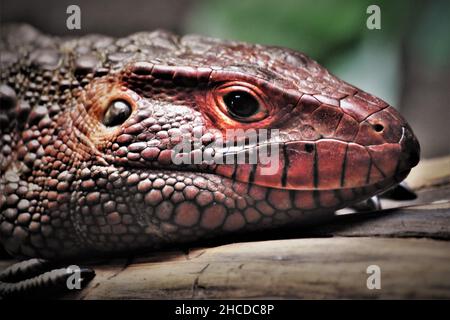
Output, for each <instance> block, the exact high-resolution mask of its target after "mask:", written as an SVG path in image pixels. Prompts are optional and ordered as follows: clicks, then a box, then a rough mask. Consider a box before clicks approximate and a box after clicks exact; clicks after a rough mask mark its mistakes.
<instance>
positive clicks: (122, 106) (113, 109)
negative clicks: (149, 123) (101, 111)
mask: <svg viewBox="0 0 450 320" xmlns="http://www.w3.org/2000/svg"><path fill="white" fill-rule="evenodd" d="M130 115H131V106H130V104H129V103H128V102H126V101H125V100H114V101H112V102H111V103H110V104H109V106H108V109H107V110H106V112H105V115H104V116H103V124H104V125H105V126H107V127H114V126H118V125H120V124H122V123H124V122H125V120H127V119H128V117H129V116H130Z"/></svg>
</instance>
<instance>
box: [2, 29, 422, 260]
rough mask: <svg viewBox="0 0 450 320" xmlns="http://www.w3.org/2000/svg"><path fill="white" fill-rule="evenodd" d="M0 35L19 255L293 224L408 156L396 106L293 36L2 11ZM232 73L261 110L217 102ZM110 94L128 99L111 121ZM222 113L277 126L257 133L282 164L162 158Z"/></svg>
mask: <svg viewBox="0 0 450 320" xmlns="http://www.w3.org/2000/svg"><path fill="white" fill-rule="evenodd" d="M0 49H1V53H2V54H1V61H0V62H1V69H2V73H1V88H0V89H1V109H0V126H1V139H0V150H1V153H0V163H1V177H0V191H1V192H0V206H1V211H0V239H1V242H2V244H3V245H4V247H5V248H6V250H7V251H8V252H10V253H11V254H13V255H15V256H27V257H43V258H50V259H52V258H54V259H56V258H67V257H74V256H80V255H92V254H95V255H98V254H102V253H112V252H113V253H114V252H119V251H130V250H135V249H143V248H156V247H159V246H161V245H164V244H169V243H179V242H185V241H192V240H198V239H202V238H206V237H212V236H219V235H221V234H226V233H231V232H247V231H249V230H255V229H258V230H259V229H264V228H273V227H276V226H282V225H295V224H301V223H303V222H304V221H307V220H309V219H312V218H314V217H317V216H320V215H322V214H327V213H330V212H333V211H335V210H336V209H339V208H342V207H344V206H348V205H351V204H354V203H356V202H359V201H361V200H364V199H367V198H368V197H371V196H373V195H374V194H376V193H379V192H382V191H384V190H386V189H388V188H389V187H391V186H393V185H395V184H396V183H398V182H399V181H401V180H402V179H404V178H405V177H406V175H407V174H408V172H409V170H410V168H411V167H413V166H415V165H416V164H417V162H418V158H419V145H418V142H417V140H416V138H415V137H414V135H413V133H412V131H411V129H410V128H409V126H408V125H407V123H406V122H405V121H404V120H403V118H402V117H401V116H400V115H399V113H398V112H397V111H396V110H395V109H393V108H392V107H390V106H389V105H387V103H385V102H384V101H382V100H380V99H378V98H376V97H374V96H372V95H370V94H368V93H366V92H364V91H362V90H360V89H357V88H355V87H353V86H351V85H349V84H347V83H345V82H343V81H341V80H340V79H338V78H336V77H335V76H333V75H331V74H330V73H329V72H328V71H327V70H326V69H324V68H323V67H321V66H320V65H319V64H318V63H316V62H315V61H313V60H311V59H310V58H308V57H307V56H305V55H304V54H302V53H299V52H295V51H292V50H289V49H284V48H278V47H268V46H261V45H252V44H246V43H239V42H230V41H223V40H218V39H211V38H204V37H200V36H184V37H178V36H176V35H174V34H171V33H168V32H164V31H155V32H148V33H147V32H145V33H138V34H134V35H131V36H129V37H126V38H122V39H112V38H108V37H104V36H85V37H82V38H78V39H61V38H56V37H50V36H46V35H42V34H40V33H39V32H38V31H36V30H34V29H33V28H31V27H29V26H26V25H21V26H7V27H3V28H2V34H1V42H0ZM228 84H238V85H244V86H247V87H250V88H252V90H254V91H256V92H258V93H259V96H260V97H261V100H262V101H263V104H264V105H265V106H266V107H267V110H268V111H267V112H268V114H267V117H265V118H264V119H261V120H259V121H255V122H251V123H248V122H240V121H237V120H235V119H233V118H232V117H230V116H229V114H227V113H226V112H224V111H223V110H222V109H220V108H219V106H218V105H217V103H216V98H217V95H218V94H219V93H220V90H221V89H220V88H223V86H224V85H225V86H226V85H228ZM117 98H120V99H123V100H126V101H128V102H129V103H130V104H131V105H132V109H133V112H132V114H131V116H130V117H129V118H128V119H127V120H126V121H125V122H124V123H123V124H121V125H119V126H116V127H112V128H111V127H106V126H104V125H103V124H102V117H103V115H104V113H105V110H106V108H107V107H108V105H109V102H110V101H112V100H114V99H117ZM380 124H381V125H382V126H383V129H382V130H380V129H379V128H378V129H376V126H377V125H380ZM229 128H241V129H248V128H268V129H278V130H279V131H280V136H279V138H278V140H277V141H274V140H273V139H272V138H271V137H269V138H268V141H267V143H269V144H270V143H277V144H278V145H279V147H280V149H279V150H280V152H279V155H278V156H279V161H280V164H281V165H280V168H279V170H278V171H277V172H276V173H275V174H273V175H270V176H267V175H263V174H262V173H261V167H262V165H260V164H256V165H239V166H237V165H223V164H214V163H213V164H206V163H204V164H201V165H175V164H173V163H172V162H171V152H172V149H173V147H174V146H175V145H176V144H177V143H178V142H179V141H180V135H183V134H184V135H187V136H188V137H191V138H192V139H193V140H195V141H197V142H198V143H199V144H200V145H203V146H206V145H207V144H208V143H209V142H211V141H212V140H214V139H215V138H216V134H217V132H223V131H225V130H226V129H229ZM377 130H378V131H377ZM199 137H200V138H199ZM197 151H198V150H197ZM216 151H217V150H216ZM194 152H195V151H194ZM213 152H215V151H213Z"/></svg>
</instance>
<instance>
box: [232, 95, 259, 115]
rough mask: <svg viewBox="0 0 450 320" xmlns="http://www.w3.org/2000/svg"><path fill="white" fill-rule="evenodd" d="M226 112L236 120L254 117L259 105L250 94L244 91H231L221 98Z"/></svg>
mask: <svg viewBox="0 0 450 320" xmlns="http://www.w3.org/2000/svg"><path fill="white" fill-rule="evenodd" d="M223 101H224V102H225V104H226V105H227V108H228V112H229V113H230V114H231V115H232V116H235V117H238V118H247V117H250V116H252V115H254V114H255V113H256V112H257V111H258V109H259V103H258V101H257V100H256V99H255V97H253V96H252V95H251V94H250V93H248V92H245V91H232V92H230V93H227V94H226V95H225V96H224V97H223Z"/></svg>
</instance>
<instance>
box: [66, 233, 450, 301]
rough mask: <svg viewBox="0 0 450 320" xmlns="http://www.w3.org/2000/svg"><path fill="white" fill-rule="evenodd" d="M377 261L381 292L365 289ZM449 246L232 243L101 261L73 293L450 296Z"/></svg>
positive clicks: (421, 242) (378, 241)
mask: <svg viewBox="0 0 450 320" xmlns="http://www.w3.org/2000/svg"><path fill="white" fill-rule="evenodd" d="M371 265H377V266H379V268H380V270H381V289H379V290H377V289H374V290H369V289H368V287H367V278H368V277H369V275H370V274H367V268H368V267H369V266H371ZM449 266H450V243H449V242H446V241H436V240H430V239H382V238H366V237H364V238H341V237H336V238H319V239H292V240H277V241H260V242H251V243H235V244H229V245H223V246H219V247H213V248H207V249H196V250H193V251H191V252H190V253H189V254H188V255H187V254H185V253H183V252H171V253H170V254H169V253H166V254H165V255H162V256H161V255H160V254H155V255H154V256H152V257H149V258H147V259H141V260H135V261H133V263H131V264H125V262H122V263H117V262H116V264H110V263H108V264H105V265H97V266H96V267H95V269H96V272H97V277H96V278H94V280H93V281H92V282H91V283H90V284H89V287H88V288H86V289H85V290H84V291H81V292H79V293H78V294H75V295H70V296H68V298H80V299H178V298H188V299H190V298H196V299H198V298H200V299H203V298H214V299H218V298H273V297H275V298H314V299H315V298H363V299H365V298H389V299H391V298H394V299H397V298H421V299H428V298H450V267H449Z"/></svg>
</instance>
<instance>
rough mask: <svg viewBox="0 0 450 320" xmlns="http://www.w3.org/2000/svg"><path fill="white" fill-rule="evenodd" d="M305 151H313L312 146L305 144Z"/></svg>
mask: <svg viewBox="0 0 450 320" xmlns="http://www.w3.org/2000/svg"><path fill="white" fill-rule="evenodd" d="M305 151H306V152H308V153H311V152H313V151H314V145H313V144H312V143H307V144H305Z"/></svg>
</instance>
